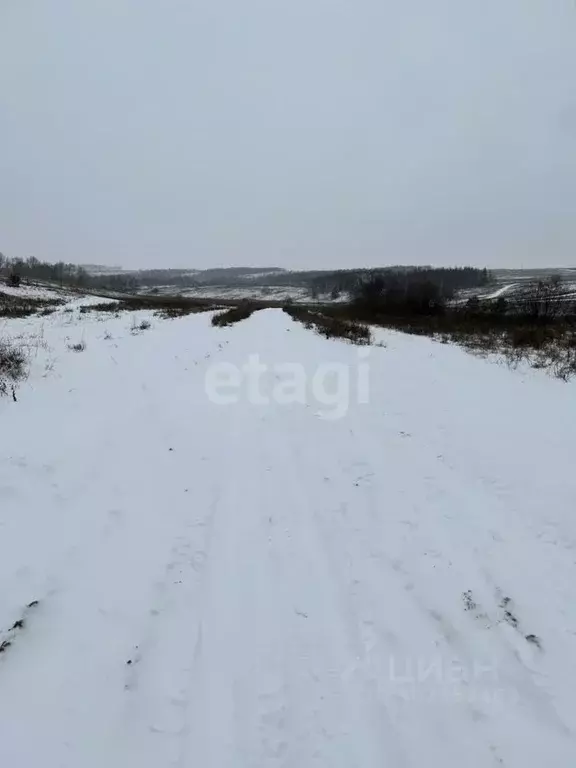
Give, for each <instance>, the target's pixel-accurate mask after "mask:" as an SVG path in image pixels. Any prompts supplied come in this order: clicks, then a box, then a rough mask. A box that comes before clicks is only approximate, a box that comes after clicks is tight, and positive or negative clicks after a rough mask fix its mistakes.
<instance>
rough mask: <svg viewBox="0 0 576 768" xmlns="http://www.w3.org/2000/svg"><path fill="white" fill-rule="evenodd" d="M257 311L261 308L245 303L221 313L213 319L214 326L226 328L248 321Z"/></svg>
mask: <svg viewBox="0 0 576 768" xmlns="http://www.w3.org/2000/svg"><path fill="white" fill-rule="evenodd" d="M257 309H261V307H260V306H259V305H257V304H254V303H252V302H249V301H243V302H241V303H240V304H238V306H236V307H230V309H227V310H225V311H224V312H220V313H218V314H217V315H214V316H213V317H212V325H214V326H216V327H220V328H223V327H226V326H228V325H234V323H239V322H240V321H241V320H247V319H248V318H249V317H250V316H251V315H252V314H253V313H254V312H256V310H257Z"/></svg>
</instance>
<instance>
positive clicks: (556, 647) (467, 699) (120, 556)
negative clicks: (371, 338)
mask: <svg viewBox="0 0 576 768" xmlns="http://www.w3.org/2000/svg"><path fill="white" fill-rule="evenodd" d="M132 323H133V320H132V317H131V316H129V315H122V316H120V317H119V318H113V317H110V316H103V317H102V318H98V317H97V316H94V315H90V314H88V315H81V316H74V318H72V317H70V316H69V315H68V316H67V315H66V313H65V312H64V311H63V310H62V311H59V312H58V313H56V314H55V315H53V316H50V317H49V318H42V319H41V320H40V319H38V318H33V319H28V320H21V321H11V323H10V324H9V325H7V326H5V327H4V328H3V329H2V333H3V334H5V333H9V334H11V335H15V334H19V333H27V334H38V333H39V332H40V324H42V339H43V343H42V344H40V345H37V348H36V351H35V352H34V359H33V366H32V372H31V376H30V379H29V381H28V382H27V383H26V384H24V385H23V386H22V387H21V388H20V390H19V393H18V396H19V400H18V402H17V403H13V402H12V401H11V400H9V399H7V398H5V399H3V400H2V401H0V644H1V643H2V641H4V642H6V643H10V645H9V646H8V645H7V646H6V647H5V649H4V651H3V652H2V653H0V765H14V766H36V765H42V766H45V768H84V767H86V768H96V767H98V768H102V766H106V768H125V766H128V765H134V766H139V768H170V767H171V766H178V767H179V768H188V767H190V768H192V766H201V768H248V767H249V768H268V767H272V766H282V767H284V768H292V767H294V768H308V766H310V767H312V766H317V767H318V768H353V767H355V768H372V767H374V768H376V766H378V768H382V767H386V768H419V767H420V766H442V768H460V767H461V766H463V765H466V766H469V767H470V768H485V766H492V765H494V766H502V765H503V766H508V767H509V768H532V767H534V768H536V767H538V768H540V766H542V765H543V764H545V765H546V766H548V768H568V767H569V766H572V765H574V764H576V737H575V733H576V701H575V694H574V686H575V683H576V578H575V576H576V565H575V564H576V518H575V516H574V507H575V504H574V502H575V501H576V475H575V473H574V470H573V460H574V456H575V448H576V435H575V432H574V423H575V417H576V400H575V398H574V389H573V386H572V385H570V384H564V383H562V382H558V381H555V380H553V379H550V378H548V377H547V376H546V375H545V374H544V373H542V372H534V371H529V372H525V373H522V372H519V371H516V372H513V371H510V370H508V369H507V368H505V367H501V366H498V365H495V364H491V363H488V362H486V361H483V360H479V359H476V358H473V357H471V356H468V355H466V354H465V353H464V352H462V351H461V350H459V349H457V348H454V347H450V346H446V345H441V344H435V343H433V342H430V341H428V340H426V339H418V338H411V337H406V336H403V335H401V334H396V333H385V332H380V335H379V338H380V339H382V340H383V341H384V342H385V345H386V346H383V347H372V348H370V351H369V353H368V357H360V354H361V352H359V348H357V347H353V346H350V345H348V344H345V343H342V342H339V341H326V340H324V339H322V338H320V337H318V336H316V335H314V334H313V333H311V332H310V331H307V330H305V329H304V328H302V327H301V326H300V325H298V324H296V323H293V322H292V321H291V320H290V319H289V318H288V317H287V316H286V315H284V314H283V313H282V312H280V311H276V310H267V311H263V312H259V313H257V314H255V315H254V316H253V317H252V318H250V319H249V320H247V321H244V322H242V323H240V324H238V325H236V326H233V327H230V328H225V329H214V328H212V327H211V326H210V315H209V314H201V315H194V316H190V317H187V318H182V319H178V320H170V321H163V320H159V319H153V320H152V328H151V329H150V330H146V331H144V332H142V333H137V334H134V333H130V327H131V325H132ZM80 338H81V339H82V340H83V341H85V343H86V350H85V351H84V352H82V353H74V352H71V351H69V350H68V349H67V345H68V344H69V343H70V342H75V341H77V340H78V339H80ZM254 355H258V356H259V362H260V364H261V365H266V366H267V369H266V373H265V374H263V376H262V379H261V382H260V384H261V387H260V390H259V391H258V392H256V391H255V390H254V389H253V388H252V389H251V385H250V383H249V382H247V381H246V380H244V381H243V382H240V381H237V382H236V385H237V386H236V387H234V386H232V383H233V377H234V376H235V375H236V374H234V371H236V370H240V369H241V367H242V366H245V365H246V364H247V363H248V362H249V361H250V359H251V357H250V356H254ZM221 363H226V364H228V367H227V368H224V367H222V366H220V367H216V366H219V364H221ZM294 363H296V364H299V365H300V366H302V368H301V369H299V370H301V371H304V372H305V376H303V377H302V379H301V380H302V382H303V383H304V384H305V385H306V398H305V402H302V403H295V402H292V403H289V402H281V397H280V394H281V391H280V389H279V388H280V387H281V385H282V382H283V381H284V382H285V381H286V378H287V376H288V371H289V370H292V371H294V370H295V369H294V366H293V365H292V368H291V369H288V367H287V364H294ZM326 364H332V365H339V366H340V368H339V369H338V370H339V371H340V375H342V376H343V375H344V374H343V372H344V371H347V372H348V373H349V376H350V378H349V382H348V383H349V385H350V386H349V389H348V390H347V389H346V386H345V384H346V382H345V380H344V379H340V380H338V381H339V386H340V390H339V392H338V393H337V394H338V395H339V396H338V398H336V397H334V398H332V401H331V404H330V405H328V399H327V398H328V395H329V394H330V392H331V393H332V395H334V391H333V390H332V391H331V390H330V387H331V386H332V387H334V386H335V385H336V384H337V383H338V381H337V380H336V379H331V378H330V377H327V378H326V380H325V381H324V383H323V388H322V387H319V384H318V371H319V369H320V367H321V366H322V365H324V366H325V365H326ZM232 366H233V367H232ZM362 366H367V368H362ZM366 371H368V372H369V385H370V387H369V391H364V390H363V393H362V396H359V392H358V388H359V387H360V382H363V379H362V376H364V375H365V373H366ZM218 375H219V376H220V377H227V387H223V386H220V388H219V390H218V391H219V393H220V395H222V393H225V395H226V397H227V398H228V399H231V400H234V402H230V403H228V404H223V403H221V402H216V400H218V398H214V396H212V397H210V396H209V395H210V392H211V391H212V390H213V388H214V386H215V376H218ZM315 376H316V378H315ZM288 378H289V377H288ZM231 382H232V383H231ZM314 382H316V384H314ZM220 384H221V382H220ZM362 386H363V385H362ZM272 391H274V396H273V397H269V395H270V394H271V392H272ZM282 392H283V393H284V400H289V399H290V398H289V397H288V396H286V389H284V390H282ZM322 394H324V395H326V398H325V401H324V402H319V397H320V396H321V395H322ZM222 396H223V395H222ZM220 399H222V398H220ZM266 399H268V402H265V401H266ZM363 400H368V402H362V401H363ZM336 401H338V406H337V407H338V408H340V409H341V410H342V413H341V414H339V415H341V418H326V417H327V416H330V415H334V409H335V408H336V405H335V403H336ZM20 622H22V625H20ZM15 625H16V626H15ZM12 627H13V628H12ZM11 628H12V629H11Z"/></svg>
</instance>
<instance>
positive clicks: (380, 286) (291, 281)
mask: <svg viewBox="0 0 576 768" xmlns="http://www.w3.org/2000/svg"><path fill="white" fill-rule="evenodd" d="M93 270H94V268H93V267H92V268H91V271H88V270H87V269H86V268H85V267H83V266H81V265H78V264H66V263H64V262H57V263H51V262H45V261H39V260H38V259H36V258H34V257H31V258H29V259H26V260H23V259H9V258H7V257H5V256H3V255H2V254H0V276H2V277H4V278H6V279H8V278H12V279H13V280H15V281H17V280H19V279H23V280H32V281H34V280H37V281H44V282H47V283H52V284H56V285H60V286H73V287H77V288H85V289H93V290H109V291H115V292H120V293H136V292H138V291H139V290H141V289H150V288H152V289H153V288H156V287H159V286H173V287H174V288H177V289H180V290H182V289H185V288H199V287H206V286H210V285H212V286H227V287H230V286H244V287H249V286H285V287H298V288H305V289H306V290H307V291H308V292H309V294H310V297H311V298H313V299H315V298H318V297H320V296H326V295H330V296H331V297H332V298H333V299H335V298H338V297H339V296H341V295H348V296H350V297H352V298H354V297H358V296H366V292H368V294H370V291H380V292H382V291H386V292H388V293H395V294H399V293H402V292H404V293H405V292H406V291H408V290H409V288H408V287H409V286H410V287H411V288H410V290H412V289H413V287H414V286H418V293H419V294H421V295H426V296H427V297H430V298H432V299H433V300H440V299H442V300H447V299H450V298H452V297H453V296H454V294H455V293H456V292H457V291H460V290H463V289H467V288H468V289H469V288H477V287H482V286H485V285H487V284H489V283H490V282H491V281H492V275H491V274H490V272H488V271H487V270H486V269H476V268H473V267H453V268H434V267H409V266H407V267H402V266H395V267H383V268H381V269H349V270H310V271H305V270H302V271H295V272H291V271H288V270H284V269H281V268H279V267H276V268H270V267H267V268H259V267H230V268H217V269H207V270H185V269H147V270H139V271H124V272H118V273H107V272H105V271H103V272H102V273H98V272H95V271H93Z"/></svg>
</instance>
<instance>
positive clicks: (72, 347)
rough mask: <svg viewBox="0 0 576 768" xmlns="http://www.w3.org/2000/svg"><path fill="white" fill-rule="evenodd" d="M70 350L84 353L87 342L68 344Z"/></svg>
mask: <svg viewBox="0 0 576 768" xmlns="http://www.w3.org/2000/svg"><path fill="white" fill-rule="evenodd" d="M68 349H69V350H70V352H84V350H85V349H86V342H85V341H79V342H77V343H76V344H68Z"/></svg>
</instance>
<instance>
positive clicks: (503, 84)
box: [0, 0, 576, 268]
mask: <svg viewBox="0 0 576 768" xmlns="http://www.w3.org/2000/svg"><path fill="white" fill-rule="evenodd" d="M0 30H1V31H2V41H1V45H0V250H1V251H3V252H4V253H5V254H6V255H9V256H22V257H26V256H29V255H35V256H37V257H38V258H42V259H49V260H59V259H63V260H65V261H75V262H83V263H86V262H99V263H103V264H121V265H123V266H127V267H152V266H190V267H194V266H198V267H206V266H216V265H279V266H285V267H308V266H309V267H314V268H321V267H332V266H334V267H347V266H361V265H380V264H390V263H392V264H397V263H404V264H407V263H413V264H423V263H434V264H454V263H467V264H480V265H488V266H537V265H572V264H575V263H576V4H575V3H574V0H478V1H477V2H471V1H469V0H52V2H50V1H49V0H0Z"/></svg>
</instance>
